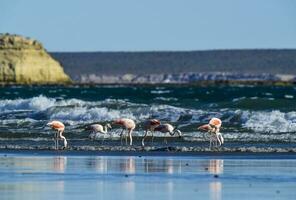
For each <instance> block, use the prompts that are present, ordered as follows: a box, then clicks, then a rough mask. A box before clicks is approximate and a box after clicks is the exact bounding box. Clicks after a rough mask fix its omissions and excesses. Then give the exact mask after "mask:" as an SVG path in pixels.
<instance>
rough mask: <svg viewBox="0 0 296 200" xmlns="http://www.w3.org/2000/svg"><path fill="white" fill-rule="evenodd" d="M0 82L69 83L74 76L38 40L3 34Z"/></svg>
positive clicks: (0, 42) (0, 35)
mask: <svg viewBox="0 0 296 200" xmlns="http://www.w3.org/2000/svg"><path fill="white" fill-rule="evenodd" d="M0 83H13V84H14V83H15V84H65V83H71V79H70V78H69V76H68V75H67V74H65V72H64V70H63V68H62V66H61V65H60V64H59V63H58V62H57V61H56V60H54V59H53V58H52V57H51V56H50V55H49V54H48V53H47V52H46V50H45V49H44V48H43V46H42V44H41V43H39V42H38V41H36V40H32V39H29V38H24V37H21V36H18V35H9V34H0Z"/></svg>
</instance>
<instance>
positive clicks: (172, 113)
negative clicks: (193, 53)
mask: <svg viewBox="0 0 296 200" xmlns="http://www.w3.org/2000/svg"><path fill="white" fill-rule="evenodd" d="M159 99H161V98H159ZM173 101H177V99H174V100H173ZM235 101H237V100H235ZM163 103H166V102H165V101H164V102H163ZM0 112H1V113H0V132H2V133H3V132H9V131H17V130H22V129H23V131H28V129H30V130H32V131H31V132H33V130H34V129H36V128H37V129H40V128H41V127H43V126H44V124H45V122H46V121H48V120H61V121H63V122H64V123H65V124H66V125H67V129H68V130H75V129H76V128H77V127H78V126H79V125H85V124H89V123H94V122H102V123H106V122H110V121H112V120H114V119H116V118H120V117H128V118H131V119H134V120H136V122H137V123H138V124H141V123H142V122H143V121H145V120H146V119H149V118H157V119H160V120H161V121H164V122H169V123H172V124H173V125H175V126H177V127H178V128H179V129H181V130H182V132H185V133H186V134H187V135H192V136H194V134H193V133H195V132H197V130H196V127H197V125H200V124H202V123H206V122H208V121H209V119H210V118H211V117H219V118H221V119H222V121H223V129H222V132H223V133H224V134H225V136H226V137H227V138H229V139H231V138H232V139H233V140H235V139H237V140H238V139H240V140H242V139H246V138H248V137H249V138H250V139H254V138H255V137H261V138H263V139H264V140H265V139H266V138H267V139H268V138H271V139H272V138H273V139H274V140H276V139H277V138H281V137H283V135H284V134H281V135H279V136H276V137H268V135H271V134H274V135H277V134H280V133H290V132H296V112H295V111H289V112H283V111H279V110H271V111H269V110H267V111H266V110H263V111H262V110H261V111H260V110H256V111H250V110H244V109H233V108H215V107H214V108H211V107H208V108H207V109H205V110H204V109H200V108H197V109H195V108H183V107H181V106H173V105H167V104H153V103H152V104H144V103H132V102H130V101H129V100H127V99H121V100H117V99H105V100H102V101H84V100H80V99H75V98H73V99H62V98H49V97H46V96H42V95H40V96H36V97H33V98H27V99H15V100H9V99H5V100H0ZM138 127H140V126H138ZM240 132H244V133H247V135H246V134H237V133H240ZM254 133H256V134H257V135H256V136H254ZM139 134H140V133H139ZM251 134H252V135H251ZM258 134H259V136H258ZM242 135H243V136H242ZM288 135H289V134H287V136H286V137H285V138H286V139H287V138H289V137H288ZM195 136H197V137H201V136H200V135H196V134H195ZM292 139H293V140H295V139H294V138H292ZM192 140H194V138H193V139H192Z"/></svg>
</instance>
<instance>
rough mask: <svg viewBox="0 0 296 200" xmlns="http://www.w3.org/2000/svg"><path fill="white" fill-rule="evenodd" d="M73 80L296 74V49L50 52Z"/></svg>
mask: <svg viewBox="0 0 296 200" xmlns="http://www.w3.org/2000/svg"><path fill="white" fill-rule="evenodd" d="M51 55H52V56H53V57H54V58H55V59H57V60H58V61H59V62H60V63H61V64H62V65H63V67H64V69H65V71H66V73H68V74H69V75H70V76H71V77H72V78H75V77H78V76H80V75H81V74H104V75H122V74H127V73H130V74H139V75H143V74H159V73H162V74H163V73H169V74H172V73H183V72H232V73H252V74H262V73H270V74H296V50H213V51H187V52H186V51H184V52H85V53H79V52H77V53H51Z"/></svg>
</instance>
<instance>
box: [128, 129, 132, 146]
mask: <svg viewBox="0 0 296 200" xmlns="http://www.w3.org/2000/svg"><path fill="white" fill-rule="evenodd" d="M132 132H133V129H130V130H129V132H128V135H129V138H130V146H131V145H133V137H132Z"/></svg>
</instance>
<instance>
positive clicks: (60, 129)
mask: <svg viewBox="0 0 296 200" xmlns="http://www.w3.org/2000/svg"><path fill="white" fill-rule="evenodd" d="M46 125H47V126H49V127H51V128H52V129H53V130H56V131H57V133H56V134H55V135H54V144H55V149H56V150H58V149H59V139H62V140H63V141H64V148H66V147H67V144H68V143H67V140H66V138H65V136H63V135H62V134H63V132H64V131H65V125H64V124H63V123H62V122H60V121H51V122H49V123H47V124H46Z"/></svg>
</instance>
